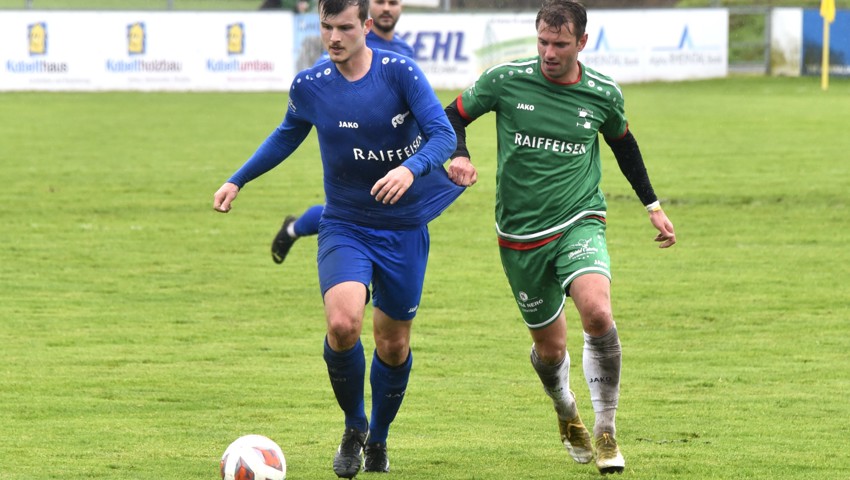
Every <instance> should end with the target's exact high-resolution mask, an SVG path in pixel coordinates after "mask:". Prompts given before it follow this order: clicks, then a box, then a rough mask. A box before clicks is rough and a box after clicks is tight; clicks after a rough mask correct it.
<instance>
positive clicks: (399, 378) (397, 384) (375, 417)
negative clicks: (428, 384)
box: [369, 351, 413, 443]
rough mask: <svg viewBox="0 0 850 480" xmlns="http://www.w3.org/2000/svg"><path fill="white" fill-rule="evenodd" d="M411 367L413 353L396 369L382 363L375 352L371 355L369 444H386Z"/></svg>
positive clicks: (402, 398) (405, 389)
mask: <svg viewBox="0 0 850 480" xmlns="http://www.w3.org/2000/svg"><path fill="white" fill-rule="evenodd" d="M412 366H413V352H410V353H409V354H408V356H407V360H406V361H405V362H404V363H402V364H401V365H399V366H397V367H391V366H389V365H387V364H386V363H384V362H382V361H381V359H380V358H378V352H377V351H375V352H374V354H373V355H372V371H371V373H370V375H369V380H370V382H371V383H372V424H371V425H370V426H369V443H387V434H388V433H389V430H390V423H392V421H393V420H394V419H395V416H396V414H397V413H398V410H399V408H401V402H402V400H404V393H405V391H407V381H408V379H409V378H410V368H411V367H412Z"/></svg>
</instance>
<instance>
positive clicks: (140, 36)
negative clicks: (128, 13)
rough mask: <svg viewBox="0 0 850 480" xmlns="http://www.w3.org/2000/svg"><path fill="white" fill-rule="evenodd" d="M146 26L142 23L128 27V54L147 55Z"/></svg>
mask: <svg viewBox="0 0 850 480" xmlns="http://www.w3.org/2000/svg"><path fill="white" fill-rule="evenodd" d="M145 36H146V35H145V24H144V23H142V22H136V23H131V24H130V25H127V53H129V54H130V55H142V54H144V53H145Z"/></svg>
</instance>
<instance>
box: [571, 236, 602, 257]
mask: <svg viewBox="0 0 850 480" xmlns="http://www.w3.org/2000/svg"><path fill="white" fill-rule="evenodd" d="M592 241H593V238H588V239H586V240H579V241H578V242H576V243H574V244H572V245H570V248H571V249H574V250H573V251H571V252H570V253H569V257H570V260H578V259H582V258H587V257H590V256H592V255H596V252H598V251H599V249H598V248H596V247H591V246H590V242H592Z"/></svg>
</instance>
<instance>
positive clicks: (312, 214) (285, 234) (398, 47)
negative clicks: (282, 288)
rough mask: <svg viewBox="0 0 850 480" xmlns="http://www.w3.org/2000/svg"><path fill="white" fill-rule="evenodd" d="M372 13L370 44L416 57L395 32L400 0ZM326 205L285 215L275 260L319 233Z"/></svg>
mask: <svg viewBox="0 0 850 480" xmlns="http://www.w3.org/2000/svg"><path fill="white" fill-rule="evenodd" d="M369 16H370V17H372V22H373V23H372V30H370V31H369V33H367V34H366V46H368V47H369V48H377V49H381V50H389V51H391V52H396V53H400V54H402V55H404V56H406V57H410V58H413V55H414V53H413V48H411V46H410V45H408V44H407V43H406V42H405V41H404V40H402V39H401V37H399V36H398V34H396V33H395V26H396V24H397V23H398V19H399V18H400V17H401V1H400V0H372V1H371V2H370V4H369ZM327 58H328V54H327V53H325V54H323V55H322V57H321V58H319V60H318V61H317V63H319V62H322V61H324V60H325V59H327ZM324 208H325V206H324V205H313V206H312V207H310V208H308V209H307V210H306V211H304V213H302V214H301V215H300V216H298V217H294V216H291V215H288V216H286V217H285V218H284V219H283V225H282V226H281V227H280V231H278V232H277V235H275V238H274V240H273V241H272V247H271V252H272V260H274V262H275V263H283V260H284V259H285V258H286V254H287V253H289V249H290V248H292V244H293V243H295V240H297V239H298V238H299V237H303V236H308V235H316V234H317V233H319V219H320V218H321V217H322V211H323V210H324Z"/></svg>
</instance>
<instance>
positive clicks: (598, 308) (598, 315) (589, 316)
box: [581, 304, 614, 337]
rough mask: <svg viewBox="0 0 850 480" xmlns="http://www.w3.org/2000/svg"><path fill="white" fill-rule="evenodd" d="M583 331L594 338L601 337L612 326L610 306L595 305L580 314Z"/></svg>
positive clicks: (612, 318) (612, 319)
mask: <svg viewBox="0 0 850 480" xmlns="http://www.w3.org/2000/svg"><path fill="white" fill-rule="evenodd" d="M581 321H582V326H583V327H584V331H585V332H587V333H588V334H590V335H593V336H595V337H598V336H602V335H604V334H605V333H606V332H608V330H610V329H611V327H612V326H613V325H614V316H613V315H612V314H611V307H610V305H605V304H595V305H592V306H590V307H589V308H586V309H585V311H582V312H581Z"/></svg>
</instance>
